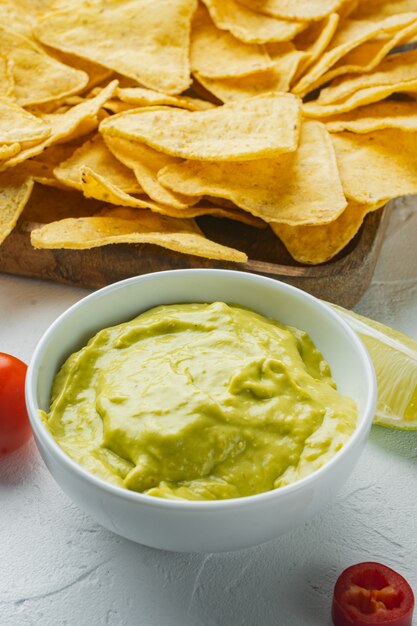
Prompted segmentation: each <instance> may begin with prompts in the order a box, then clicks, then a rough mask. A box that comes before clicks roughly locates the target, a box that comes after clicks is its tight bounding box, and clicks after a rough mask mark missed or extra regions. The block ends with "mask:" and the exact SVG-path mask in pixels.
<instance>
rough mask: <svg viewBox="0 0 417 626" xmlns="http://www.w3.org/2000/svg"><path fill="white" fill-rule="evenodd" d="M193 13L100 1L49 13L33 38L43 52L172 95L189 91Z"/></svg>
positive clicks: (189, 1)
mask: <svg viewBox="0 0 417 626" xmlns="http://www.w3.org/2000/svg"><path fill="white" fill-rule="evenodd" d="M196 7H197V1H196V0H169V1H167V0H130V1H126V2H112V3H109V2H105V1H104V0H103V1H98V2H94V3H91V4H88V5H87V4H86V5H82V6H80V7H77V10H76V11H74V9H73V8H72V7H70V8H69V9H67V10H65V11H59V12H54V13H49V14H47V15H45V17H44V18H43V19H42V20H40V21H39V22H38V25H37V27H36V28H35V34H36V36H37V37H38V39H39V40H40V41H41V42H42V43H44V44H46V45H48V46H51V47H53V48H57V49H58V50H62V51H64V52H70V53H72V54H76V55H78V56H80V57H83V58H86V59H88V60H90V61H95V62H96V63H100V64H101V65H104V66H105V67H108V68H109V69H111V70H114V71H115V72H118V73H119V74H122V75H124V76H128V77H130V78H132V79H134V80H136V81H138V82H139V83H141V84H142V85H145V86H146V87H150V88H151V89H156V90H157V91H162V92H164V93H170V94H176V93H181V92H182V91H184V89H187V87H188V86H189V85H190V71H189V59H188V51H189V43H190V25H191V19H192V16H193V14H194V12H195V9H196Z"/></svg>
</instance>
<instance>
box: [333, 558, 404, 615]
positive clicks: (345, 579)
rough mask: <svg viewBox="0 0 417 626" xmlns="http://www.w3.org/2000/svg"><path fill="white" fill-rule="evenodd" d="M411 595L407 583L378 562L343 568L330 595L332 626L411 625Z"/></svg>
mask: <svg viewBox="0 0 417 626" xmlns="http://www.w3.org/2000/svg"><path fill="white" fill-rule="evenodd" d="M413 609H414V594H413V590H412V589H411V587H410V585H409V584H408V582H407V581H406V580H405V579H404V578H403V577H402V576H400V574H397V572H395V571H394V570H392V569H391V568H389V567H387V566H386V565H381V563H372V562H369V563H358V564H357V565H352V566H351V567H348V568H347V569H345V571H344V572H342V573H341V575H340V576H339V578H338V579H337V581H336V585H335V588H334V592H333V605H332V618H333V624H334V625H335V626H374V625H377V626H411V622H412V619H413Z"/></svg>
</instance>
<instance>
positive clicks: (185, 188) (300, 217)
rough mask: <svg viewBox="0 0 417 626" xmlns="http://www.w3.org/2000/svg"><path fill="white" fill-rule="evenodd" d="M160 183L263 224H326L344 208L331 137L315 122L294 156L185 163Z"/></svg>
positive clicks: (304, 130) (303, 132)
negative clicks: (226, 204) (228, 205)
mask: <svg viewBox="0 0 417 626" xmlns="http://www.w3.org/2000/svg"><path fill="white" fill-rule="evenodd" d="M158 178H159V180H160V182H161V183H162V184H163V185H165V186H167V187H169V188H170V189H173V190H174V191H177V192H181V193H186V194H190V195H202V194H204V195H209V196H214V197H220V198H226V199H228V200H231V201H232V202H234V204H236V205H237V206H238V207H240V208H242V209H244V210H245V211H249V212H250V213H252V214H253V215H257V216H258V217H261V218H262V219H263V220H265V221H266V222H284V223H287V224H320V223H327V222H330V221H332V220H334V219H336V218H337V217H338V216H339V215H340V213H341V212H342V211H343V209H344V208H345V207H346V205H347V202H346V199H345V196H344V194H343V189H342V185H341V182H340V178H339V173H338V170H337V165H336V159H335V155H334V150H333V146H332V142H331V139H330V136H329V134H328V132H327V131H326V129H325V127H324V125H323V124H320V123H319V122H304V123H303V124H302V127H301V135H300V145H299V148H298V150H297V151H296V152H295V153H288V154H283V155H281V156H279V157H277V158H275V159H259V160H257V161H248V162H240V163H213V162H212V163H207V162H203V161H186V162H184V163H182V164H179V165H173V166H169V167H167V168H164V169H163V170H162V171H161V172H160V173H159V175H158Z"/></svg>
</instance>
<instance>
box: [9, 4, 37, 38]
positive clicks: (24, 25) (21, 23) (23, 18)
mask: <svg viewBox="0 0 417 626" xmlns="http://www.w3.org/2000/svg"><path fill="white" fill-rule="evenodd" d="M0 24H3V25H4V26H6V25H7V26H6V27H7V29H8V30H10V31H12V32H14V33H18V34H19V35H24V36H25V37H29V38H30V37H31V36H32V29H33V27H34V25H35V19H34V17H33V15H30V14H28V13H27V11H24V10H23V9H22V8H21V7H19V6H16V2H15V0H9V1H7V0H2V1H1V2H0Z"/></svg>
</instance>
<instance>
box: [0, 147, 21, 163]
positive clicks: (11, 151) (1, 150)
mask: <svg viewBox="0 0 417 626" xmlns="http://www.w3.org/2000/svg"><path fill="white" fill-rule="evenodd" d="M21 149H22V148H21V145H20V143H10V144H3V145H0V161H6V160H7V159H11V157H14V156H15V155H16V154H17V153H18V152H20V150H21Z"/></svg>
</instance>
